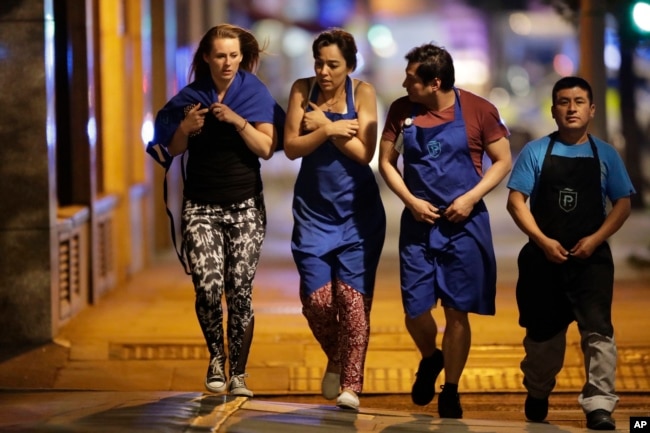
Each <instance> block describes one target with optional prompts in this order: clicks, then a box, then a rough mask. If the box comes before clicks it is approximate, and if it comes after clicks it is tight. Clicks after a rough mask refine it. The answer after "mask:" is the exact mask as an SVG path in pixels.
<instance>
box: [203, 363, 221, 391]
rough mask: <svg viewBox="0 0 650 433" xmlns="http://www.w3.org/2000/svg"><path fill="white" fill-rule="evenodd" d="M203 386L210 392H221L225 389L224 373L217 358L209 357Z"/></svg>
mask: <svg viewBox="0 0 650 433" xmlns="http://www.w3.org/2000/svg"><path fill="white" fill-rule="evenodd" d="M205 387H206V389H207V390H208V391H211V392H223V391H225V390H226V375H225V374H224V373H223V368H221V364H220V363H219V359H217V358H216V357H215V358H212V359H210V365H209V366H208V373H207V374H206V376H205Z"/></svg>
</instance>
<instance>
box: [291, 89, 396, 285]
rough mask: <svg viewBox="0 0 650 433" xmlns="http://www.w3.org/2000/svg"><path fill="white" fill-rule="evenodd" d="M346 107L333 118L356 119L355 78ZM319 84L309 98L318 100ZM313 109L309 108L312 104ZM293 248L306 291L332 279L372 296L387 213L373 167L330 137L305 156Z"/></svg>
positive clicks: (297, 195) (297, 186) (296, 198)
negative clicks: (349, 155) (343, 148)
mask: <svg viewBox="0 0 650 433" xmlns="http://www.w3.org/2000/svg"><path fill="white" fill-rule="evenodd" d="M345 86H346V94H347V98H346V103H347V112H346V113H345V114H340V113H331V112H325V115H326V116H327V118H328V119H330V120H332V121H336V120H339V119H354V118H356V117H357V113H356V110H355V106H354V97H353V89H352V80H351V79H350V77H347V80H346V83H345ZM319 90H320V88H319V87H318V86H314V88H313V91H312V94H311V96H310V100H311V101H312V102H314V103H315V102H316V101H317V99H318V92H319ZM307 110H310V108H307ZM293 218H294V227H293V234H292V238H291V251H292V253H293V257H294V261H295V262H296V266H297V268H298V272H299V273H300V279H301V290H302V291H303V293H304V294H306V295H307V296H308V295H310V294H311V293H313V292H314V291H315V290H317V289H318V288H320V287H322V286H324V285H325V284H327V283H328V282H330V281H332V280H333V279H338V280H340V281H342V282H344V283H346V284H348V285H349V286H351V287H353V288H354V289H355V290H357V291H359V292H361V293H363V294H365V295H369V296H372V294H373V290H374V284H375V273H376V269H377V265H378V263H379V256H380V255H381V250H382V247H383V244H384V236H385V233H386V214H385V212H384V207H383V204H382V201H381V197H380V194H379V187H378V185H377V181H376V179H375V175H374V173H373V172H372V169H371V168H370V167H369V166H368V165H362V164H359V163H357V162H356V161H353V160H352V159H350V158H349V157H347V156H346V155H344V154H343V153H341V151H340V150H339V149H338V148H337V147H336V146H335V145H334V144H333V143H332V142H331V141H329V140H328V141H326V142H325V143H323V144H321V145H320V146H319V147H318V148H317V149H316V150H314V151H313V152H312V153H310V154H309V155H306V156H304V157H303V158H302V162H301V165H300V171H299V172H298V177H297V179H296V183H295V187H294V198H293Z"/></svg>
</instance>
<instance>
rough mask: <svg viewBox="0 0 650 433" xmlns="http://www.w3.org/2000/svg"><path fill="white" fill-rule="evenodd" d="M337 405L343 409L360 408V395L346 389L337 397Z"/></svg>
mask: <svg viewBox="0 0 650 433" xmlns="http://www.w3.org/2000/svg"><path fill="white" fill-rule="evenodd" d="M336 405H337V406H338V407H340V408H341V409H350V410H359V397H357V394H356V393H355V392H354V391H350V390H349V389H346V390H344V391H343V392H342V393H341V395H339V397H338V398H337V399H336Z"/></svg>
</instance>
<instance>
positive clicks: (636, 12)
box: [630, 0, 650, 36]
mask: <svg viewBox="0 0 650 433" xmlns="http://www.w3.org/2000/svg"><path fill="white" fill-rule="evenodd" d="M630 13H631V14H632V25H633V26H634V28H635V30H636V31H637V32H638V33H639V34H641V35H645V36H647V35H650V0H649V1H646V0H642V1H635V2H633V3H632V7H631V9H630Z"/></svg>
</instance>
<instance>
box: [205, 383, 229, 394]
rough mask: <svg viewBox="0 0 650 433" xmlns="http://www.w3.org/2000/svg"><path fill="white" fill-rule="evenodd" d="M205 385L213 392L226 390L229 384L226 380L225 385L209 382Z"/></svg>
mask: <svg viewBox="0 0 650 433" xmlns="http://www.w3.org/2000/svg"><path fill="white" fill-rule="evenodd" d="M204 385H205V388H206V389H207V390H208V391H211V392H224V391H225V390H226V388H228V384H227V383H226V382H224V383H223V385H219V386H215V385H210V384H208V382H205V383H204Z"/></svg>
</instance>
